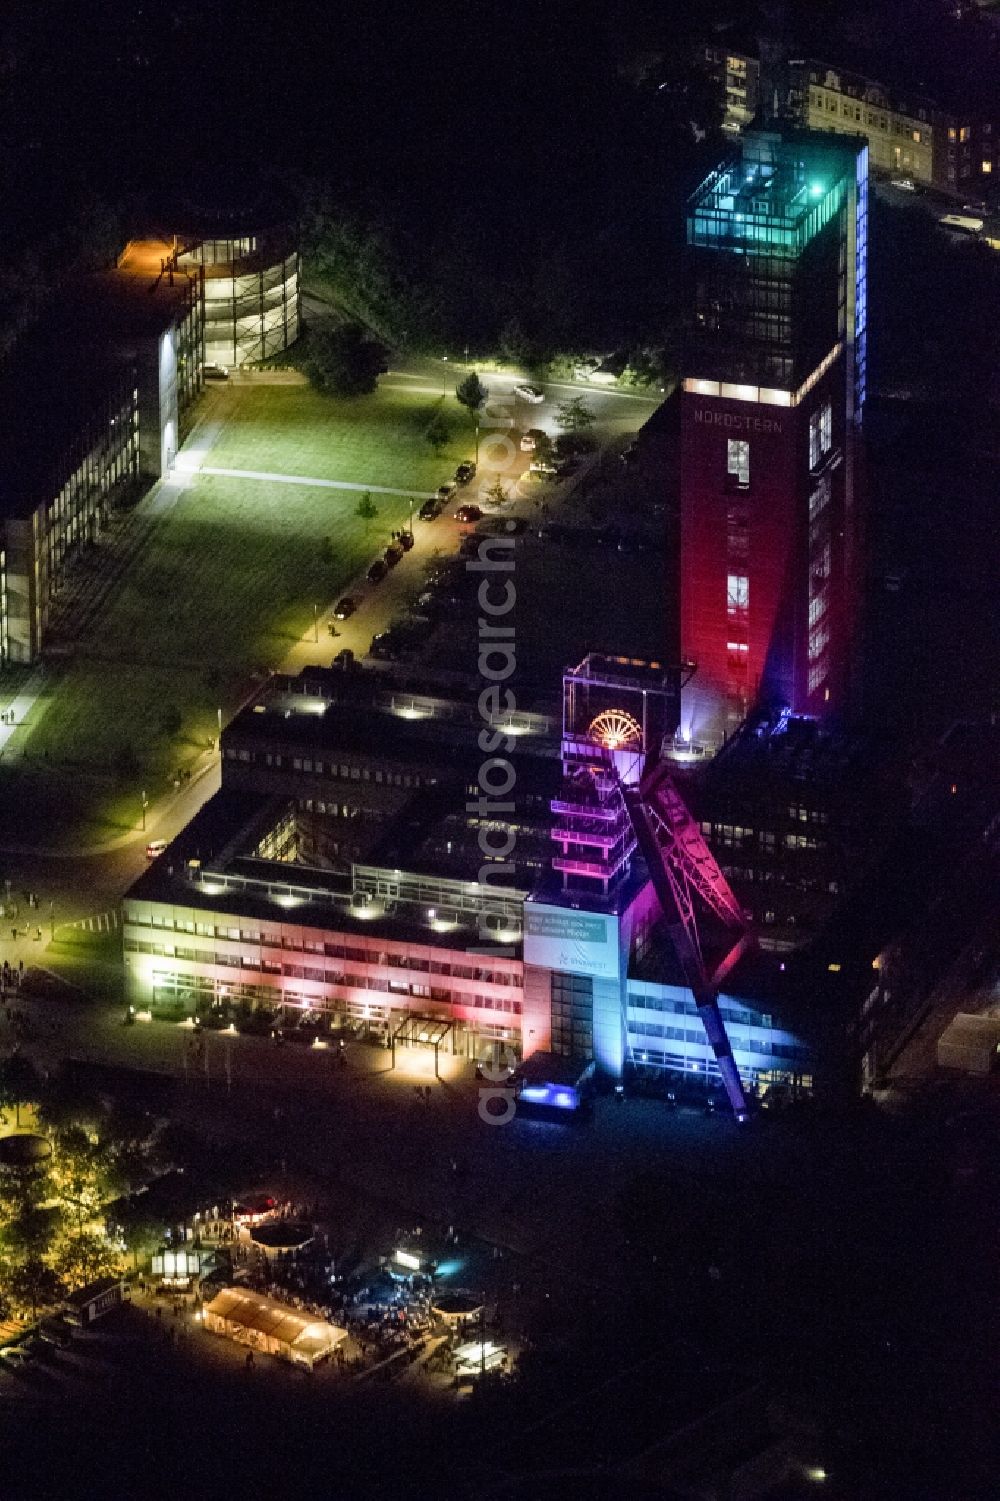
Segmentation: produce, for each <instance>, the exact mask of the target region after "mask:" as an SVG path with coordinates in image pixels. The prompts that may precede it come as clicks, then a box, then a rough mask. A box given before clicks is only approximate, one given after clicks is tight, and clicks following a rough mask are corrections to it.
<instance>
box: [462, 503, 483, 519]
mask: <svg viewBox="0 0 1000 1501" xmlns="http://www.w3.org/2000/svg"><path fill="white" fill-rule="evenodd" d="M482 519H483V513H482V511H481V510H480V509H479V507H478V506H474V505H465V506H459V508H458V510H457V511H456V512H455V520H456V521H482Z"/></svg>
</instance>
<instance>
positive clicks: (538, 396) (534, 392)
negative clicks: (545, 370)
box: [514, 385, 545, 406]
mask: <svg viewBox="0 0 1000 1501" xmlns="http://www.w3.org/2000/svg"><path fill="white" fill-rule="evenodd" d="M514 395H515V396H517V397H518V398H519V399H520V400H521V401H530V402H531V404H532V406H537V405H538V404H539V402H542V401H544V400H545V392H544V391H543V390H542V388H541V386H527V385H525V386H515V387H514Z"/></svg>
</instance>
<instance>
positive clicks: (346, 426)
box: [206, 386, 474, 494]
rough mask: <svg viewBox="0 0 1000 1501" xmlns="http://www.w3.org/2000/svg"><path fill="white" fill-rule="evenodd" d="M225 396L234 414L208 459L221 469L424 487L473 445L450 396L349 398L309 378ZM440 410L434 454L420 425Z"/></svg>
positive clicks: (444, 475)
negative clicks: (442, 437)
mask: <svg viewBox="0 0 1000 1501" xmlns="http://www.w3.org/2000/svg"><path fill="white" fill-rule="evenodd" d="M225 396H226V399H227V402H228V403H231V415H230V416H228V417H227V421H226V427H225V429H224V431H223V432H222V434H221V436H220V437H219V440H218V442H217V443H216V445H215V447H214V448H213V449H212V452H211V456H210V457H209V458H208V459H207V460H206V462H207V463H209V464H212V465H215V466H218V467H219V468H222V469H261V470H267V471H269V472H271V473H277V474H308V475H311V476H313V477H314V478H316V479H335V480H343V481H345V482H346V483H348V484H360V485H387V486H389V487H391V488H395V489H400V490H420V491H426V492H427V493H428V494H429V493H430V492H431V491H433V490H436V489H437V487H438V485H440V484H441V483H442V481H443V480H446V479H450V478H451V475H452V471H453V470H454V468H455V465H456V464H457V463H458V461H459V460H460V459H462V458H467V457H469V456H470V455H471V453H472V449H473V446H474V438H473V436H472V431H473V430H472V426H471V423H470V420H469V415H468V413H467V412H466V411H465V409H464V408H462V407H460V406H459V404H458V402H457V401H455V399H454V397H448V398H447V399H446V400H442V399H441V398H440V397H438V398H436V399H435V398H434V397H429V396H422V395H417V394H416V393H415V392H413V391H407V390H396V389H389V390H382V391H376V392H375V393H374V395H372V396H361V397H357V398H353V399H350V398H338V397H332V396H321V395H319V394H318V393H317V392H315V391H313V390H312V389H311V388H310V387H309V386H250V387H242V388H241V387H239V386H236V387H233V389H232V390H231V391H227V392H226V393H225ZM439 411H440V412H442V413H443V415H444V418H445V421H446V422H447V423H448V426H449V427H450V428H451V442H450V443H449V445H448V447H447V448H445V449H444V450H443V451H442V452H441V453H440V454H435V453H434V451H433V450H432V449H431V447H430V445H429V444H428V442H427V440H426V439H425V437H424V430H425V428H426V427H427V424H428V422H429V421H430V419H431V417H432V416H433V415H434V414H435V413H436V412H439Z"/></svg>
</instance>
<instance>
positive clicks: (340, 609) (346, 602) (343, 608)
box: [333, 594, 358, 620]
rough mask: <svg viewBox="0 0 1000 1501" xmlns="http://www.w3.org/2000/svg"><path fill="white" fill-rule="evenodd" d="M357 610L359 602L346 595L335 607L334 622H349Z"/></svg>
mask: <svg viewBox="0 0 1000 1501" xmlns="http://www.w3.org/2000/svg"><path fill="white" fill-rule="evenodd" d="M357 608H358V606H357V602H356V601H355V600H353V599H352V598H351V596H350V595H349V594H345V595H344V597H343V599H338V600H337V603H336V604H335V605H334V607H333V618H334V620H347V619H348V618H349V617H350V616H351V615H353V614H354V612H355V610H356V609H357Z"/></svg>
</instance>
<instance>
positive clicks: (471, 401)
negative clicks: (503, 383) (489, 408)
mask: <svg viewBox="0 0 1000 1501" xmlns="http://www.w3.org/2000/svg"><path fill="white" fill-rule="evenodd" d="M455 396H456V397H457V399H458V400H459V401H460V402H461V404H462V406H464V407H468V409H469V411H470V412H481V411H482V409H483V407H484V406H485V405H486V403H487V401H488V400H489V397H490V393H489V388H488V387H487V386H484V385H483V383H482V381H481V380H480V379H479V376H478V375H477V374H476V372H475V371H474V370H470V371H469V374H468V375H467V376H466V377H465V379H464V380H461V381H459V383H458V385H457V386H456V387H455Z"/></svg>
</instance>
